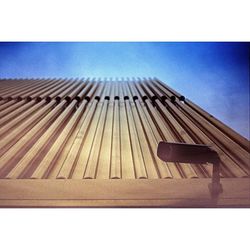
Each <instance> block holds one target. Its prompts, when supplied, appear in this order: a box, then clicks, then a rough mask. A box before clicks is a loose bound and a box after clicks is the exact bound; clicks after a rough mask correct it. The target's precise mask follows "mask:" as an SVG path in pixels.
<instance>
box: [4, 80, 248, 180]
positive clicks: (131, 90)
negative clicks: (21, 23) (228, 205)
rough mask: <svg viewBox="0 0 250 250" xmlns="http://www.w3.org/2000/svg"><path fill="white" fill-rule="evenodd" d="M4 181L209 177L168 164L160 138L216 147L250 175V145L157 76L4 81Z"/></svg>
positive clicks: (234, 168) (227, 170)
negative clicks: (158, 152) (161, 155)
mask: <svg viewBox="0 0 250 250" xmlns="http://www.w3.org/2000/svg"><path fill="white" fill-rule="evenodd" d="M0 140H1V142H0V178H10V179H16V178H24V179H29V178H34V179H44V178H45V179H158V178H176V179H178V178H179V179H180V178H208V177H211V170H212V168H211V166H209V165H206V164H204V165H195V164H174V163H164V162H162V161H161V160H160V159H159V158H158V157H157V156H156V149H157V145H158V143H159V142H160V141H162V140H165V141H169V142H186V143H198V144H207V145H211V146H212V147H213V148H214V149H215V150H216V151H217V152H218V153H219V155H220V158H221V162H222V173H221V175H222V177H225V178H226V177H231V178H232V177H239V178H240V177H249V175H250V167H249V141H248V140H247V139H245V138H244V137H242V136H240V135H239V134H237V133H236V132H235V131H233V130H232V129H230V128H229V127H227V126H226V125H224V124H223V123H221V122H220V121H218V120H217V119H216V118H214V117H212V116H211V115H210V114H208V113H206V112H205V111H204V110H202V109H201V108H200V107H198V106H197V105H195V104H194V103H192V102H191V101H190V100H188V99H185V97H183V96H181V95H180V94H179V93H177V92H176V91H175V90H173V89H172V88H170V87H169V86H167V85H166V84H165V83H163V82H162V81H160V80H159V79H157V78H142V79H140V78H136V79H135V78H132V79H127V78H126V79H113V80H112V79H98V78H97V79H90V78H82V79H57V78H53V79H52V78H51V79H2V80H0Z"/></svg>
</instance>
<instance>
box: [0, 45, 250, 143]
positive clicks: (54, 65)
mask: <svg viewBox="0 0 250 250" xmlns="http://www.w3.org/2000/svg"><path fill="white" fill-rule="evenodd" d="M248 46H249V44H248V43H211V42H209V43H194V42H191V43H190V42H188V43H185V42H180V43H177V42H167V43H163V42H160V43H158V42H131V43H130V42H124V43H119V42H118V43H111V42H110V43H107V42H106V43H105V42H93V43H90V42H84V43H78V42H77V43H69V42H67V43H56V42H53V43H44V42H36V43H27V42H26V43H17V42H15V43H0V77H1V78H19V77H22V78H31V77H82V76H90V77H91V76H92V77H132V76H138V77H154V76H155V77H158V78H159V79H161V80H162V81H165V82H166V83H167V84H168V85H170V86H171V87H172V88H174V89H176V90H177V91H178V92H180V93H181V94H183V95H184V96H186V97H187V98H189V99H191V100H192V101H193V102H195V103H197V104H198V105H200V106H201V107H202V108H204V109H205V110H207V111H208V112H209V113H211V114H212V115H214V116H215V117H217V118H218V119H220V120H221V121H223V122H224V123H226V124H227V125H229V126H230V127H232V128H233V129H235V130H236V131H238V132H239V133H240V134H241V135H243V136H245V137H247V138H248V139H249V138H250V136H249V47H248Z"/></svg>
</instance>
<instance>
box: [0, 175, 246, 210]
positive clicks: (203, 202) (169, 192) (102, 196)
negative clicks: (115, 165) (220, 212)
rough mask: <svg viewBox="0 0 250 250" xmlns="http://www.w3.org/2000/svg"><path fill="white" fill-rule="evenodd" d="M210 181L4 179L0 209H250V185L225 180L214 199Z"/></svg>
mask: <svg viewBox="0 0 250 250" xmlns="http://www.w3.org/2000/svg"><path fill="white" fill-rule="evenodd" d="M209 183H210V180H208V179H192V180H187V179H179V180H176V179H165V180H164V179H162V180H142V179H141V180H84V181H82V180H1V181H0V190H1V193H0V206H5V205H9V206H34V207H36V206H63V207H68V206H69V207H70V206H80V207H81V206H83V207H84V206H97V207H98V206H101V207H113V206H139V207H140V206H149V207H158V206H167V207H200V206H201V207H217V206H219V207H220V206H221V207H223V206H225V207H228V206H229V207H230V206H242V207H250V182H249V180H248V179H242V180H239V179H237V178H234V179H231V178H228V179H224V180H222V185H223V193H222V194H220V196H219V198H218V199H217V200H215V199H212V198H211V196H210V192H209V189H208V184H209Z"/></svg>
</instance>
